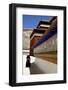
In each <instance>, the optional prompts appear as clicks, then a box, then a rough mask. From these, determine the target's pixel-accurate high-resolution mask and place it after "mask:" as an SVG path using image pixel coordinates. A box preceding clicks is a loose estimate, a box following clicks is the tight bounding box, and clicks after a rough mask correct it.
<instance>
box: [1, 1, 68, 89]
mask: <svg viewBox="0 0 68 90" xmlns="http://www.w3.org/2000/svg"><path fill="white" fill-rule="evenodd" d="M9 3H21V4H22V3H26V4H27V3H28V4H30V3H31V4H42V5H59V6H67V8H68V0H0V90H15V89H16V90H19V89H20V90H36V89H37V90H41V89H42V90H45V89H46V90H68V89H67V88H68V83H67V84H55V85H42V86H39V85H38V86H27V87H15V88H12V87H10V86H8V77H9V76H8V71H9V12H8V11H9V8H8V6H9ZM67 16H68V10H67ZM67 21H68V18H67ZM67 34H68V30H67ZM67 38H68V35H67ZM67 46H68V45H67ZM67 50H68V48H67ZM67 68H68V61H67ZM67 71H68V70H67ZM67 75H68V72H67ZM67 82H68V78H67Z"/></svg>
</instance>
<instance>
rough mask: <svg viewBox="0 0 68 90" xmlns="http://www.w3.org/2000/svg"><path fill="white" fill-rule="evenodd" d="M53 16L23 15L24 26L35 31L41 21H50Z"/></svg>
mask: <svg viewBox="0 0 68 90" xmlns="http://www.w3.org/2000/svg"><path fill="white" fill-rule="evenodd" d="M52 17H53V16H40V15H39V16H38V15H23V16H22V21H23V22H22V24H23V25H22V26H23V28H26V29H30V28H31V29H35V28H36V27H37V25H38V23H39V21H50V20H51V19H52Z"/></svg>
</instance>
